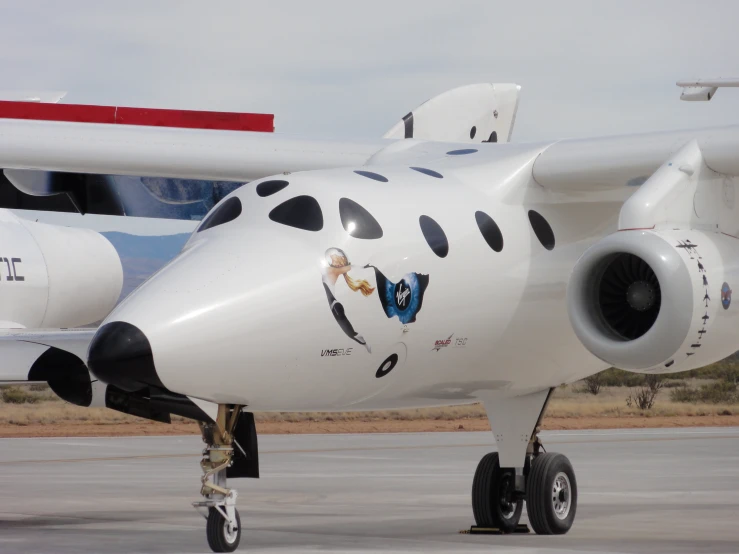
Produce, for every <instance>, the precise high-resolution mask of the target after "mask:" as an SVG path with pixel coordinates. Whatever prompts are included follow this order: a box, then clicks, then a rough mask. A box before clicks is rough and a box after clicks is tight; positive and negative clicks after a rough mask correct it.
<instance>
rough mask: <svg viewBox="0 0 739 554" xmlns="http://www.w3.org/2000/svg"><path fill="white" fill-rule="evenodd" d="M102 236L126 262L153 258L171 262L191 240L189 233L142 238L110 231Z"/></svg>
mask: <svg viewBox="0 0 739 554" xmlns="http://www.w3.org/2000/svg"><path fill="white" fill-rule="evenodd" d="M101 234H102V235H103V236H104V237H105V238H106V239H108V240H109V241H110V242H111V244H113V246H114V247H115V249H116V250H117V251H118V255H119V256H120V257H121V260H123V261H124V262H125V259H126V258H153V259H155V260H163V261H169V260H171V259H172V258H174V257H175V256H176V255H177V254H179V253H180V250H182V247H183V246H184V245H185V243H186V242H187V239H188V238H190V235H189V234H188V233H182V234H178V235H162V236H142V235H131V234H129V233H119V232H117V231H110V232H107V233H101Z"/></svg>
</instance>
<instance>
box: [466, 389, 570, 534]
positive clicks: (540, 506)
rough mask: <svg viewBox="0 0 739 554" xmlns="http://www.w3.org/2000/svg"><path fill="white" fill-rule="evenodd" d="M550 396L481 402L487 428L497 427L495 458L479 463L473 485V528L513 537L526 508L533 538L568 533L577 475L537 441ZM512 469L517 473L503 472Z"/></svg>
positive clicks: (562, 458)
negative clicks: (490, 426) (535, 534)
mask: <svg viewBox="0 0 739 554" xmlns="http://www.w3.org/2000/svg"><path fill="white" fill-rule="evenodd" d="M551 394H552V391H551V390H550V391H548V393H547V391H541V392H539V393H534V394H531V395H526V396H521V397H510V398H506V397H502V398H494V399H490V400H489V401H486V402H484V404H485V409H486V411H487V412H488V418H489V419H490V422H491V425H492V426H493V428H494V429H495V428H496V425H497V426H498V427H499V429H498V431H497V432H496V434H495V440H496V442H497V444H498V452H492V453H490V454H486V455H485V456H484V457H483V458H482V460H480V463H479V464H478V466H477V471H475V478H474V479H473V481H472V512H473V513H474V516H475V523H476V525H477V527H485V528H495V529H498V531H499V532H502V533H513V532H514V531H516V528H517V525H518V521H519V519H520V518H521V511H522V509H523V505H524V502H525V503H526V511H527V513H528V516H529V523H530V525H531V527H532V528H533V530H534V531H535V532H536V533H537V534H539V535H561V534H564V533H567V531H569V530H570V528H571V527H572V524H573V522H574V521H575V512H576V511H577V481H576V480H575V472H574V470H573V469H572V464H570V461H569V460H568V459H567V457H566V456H564V455H563V454H557V453H554V452H546V451H545V450H544V446H543V445H542V443H541V440H540V439H539V426H540V424H541V420H542V418H543V416H544V411H545V410H546V406H547V403H548V401H549V398H550V397H551ZM534 410H536V411H534ZM537 414H538V418H537V419H536V423H535V425H533V429H534V431H533V432H531V431H530V430H531V429H532V427H528V428H526V427H527V426H529V425H531V423H533V422H534V418H536V415H537ZM495 416H497V417H495ZM529 418H530V419H529ZM521 458H523V460H522V461H523V463H522V464H521V465H520V466H519V465H518V464H519V463H521V462H520V461H519V462H518V463H516V462H517V460H521ZM501 462H502V463H501ZM514 464H515V465H516V467H506V465H508V466H513V465H514ZM501 465H502V466H503V467H501Z"/></svg>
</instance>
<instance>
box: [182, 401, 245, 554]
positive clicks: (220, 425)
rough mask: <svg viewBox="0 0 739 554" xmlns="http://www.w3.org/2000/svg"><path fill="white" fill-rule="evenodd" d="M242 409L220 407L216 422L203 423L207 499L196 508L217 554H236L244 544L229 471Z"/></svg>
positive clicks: (201, 489)
mask: <svg viewBox="0 0 739 554" xmlns="http://www.w3.org/2000/svg"><path fill="white" fill-rule="evenodd" d="M240 412H241V407H240V406H227V405H223V404H221V405H219V406H218V417H217V420H216V421H215V422H214V423H203V422H201V423H200V431H201V433H202V435H203V441H204V442H205V444H206V446H205V449H204V450H203V459H202V460H201V461H200V467H201V469H202V470H203V477H202V479H201V482H202V487H201V488H200V494H202V495H203V500H201V501H199V502H193V504H192V505H193V506H194V507H195V509H197V510H198V511H199V512H200V513H201V515H203V517H205V519H206V522H207V523H206V526H205V534H206V538H207V539H208V546H210V548H211V550H213V552H233V551H234V550H236V549H237V548H238V546H239V542H241V518H240V517H239V512H238V510H236V498H237V493H236V490H235V489H229V488H228V482H227V478H226V470H227V469H228V468H229V467H230V466H231V465H232V463H233V456H234V440H233V432H234V428H235V426H236V422H237V421H238V418H239V414H240Z"/></svg>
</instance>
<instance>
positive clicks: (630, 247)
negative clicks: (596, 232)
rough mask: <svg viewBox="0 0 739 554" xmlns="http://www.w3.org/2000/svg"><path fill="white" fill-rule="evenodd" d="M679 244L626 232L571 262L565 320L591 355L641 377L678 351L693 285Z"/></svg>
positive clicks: (689, 318) (689, 317)
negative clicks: (640, 372)
mask: <svg viewBox="0 0 739 554" xmlns="http://www.w3.org/2000/svg"><path fill="white" fill-rule="evenodd" d="M677 243H678V241H677V240H675V241H674V242H673V241H672V240H671V239H670V238H666V237H663V236H661V235H659V234H657V233H655V232H651V231H624V232H619V233H616V234H613V235H610V236H608V237H606V238H604V239H603V240H601V241H600V242H598V243H596V244H595V245H593V246H592V247H590V248H589V249H588V250H587V251H586V252H585V254H583V256H582V257H581V258H580V260H579V261H578V262H577V264H576V265H575V268H574V270H573V273H572V276H571V278H570V282H569V284H568V289H567V296H568V310H569V314H570V321H571V322H572V326H573V329H574V331H575V333H576V334H577V336H578V338H579V339H580V341H581V342H582V343H583V344H584V345H585V347H586V348H587V349H588V350H590V352H592V353H593V354H594V355H595V356H597V357H598V358H600V359H602V360H604V361H606V362H608V363H610V364H611V365H613V366H615V367H619V368H622V369H632V370H647V369H650V368H654V367H656V366H660V365H662V364H665V363H669V361H670V360H672V359H673V358H674V356H675V355H676V353H677V352H678V351H679V350H680V349H681V347H682V346H683V344H684V342H685V341H686V337H687V335H688V331H689V330H690V329H691V326H692V325H693V324H694V322H695V318H694V308H695V304H696V301H695V294H696V291H695V290H694V286H696V285H697V284H698V283H694V282H693V281H694V279H693V278H692V276H691V273H690V271H689V269H688V266H687V263H686V262H688V261H690V260H689V258H690V256H689V255H690V253H689V252H684V251H681V250H680V249H678V248H676V247H675V245H676V244H677ZM686 255H687V259H686ZM718 286H719V287H720V283H719V284H718ZM672 365H673V364H670V366H672Z"/></svg>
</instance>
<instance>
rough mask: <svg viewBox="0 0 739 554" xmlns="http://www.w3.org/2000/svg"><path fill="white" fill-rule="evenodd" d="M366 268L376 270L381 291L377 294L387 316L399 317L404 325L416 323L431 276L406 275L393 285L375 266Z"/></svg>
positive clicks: (420, 274)
mask: <svg viewBox="0 0 739 554" xmlns="http://www.w3.org/2000/svg"><path fill="white" fill-rule="evenodd" d="M365 267H371V268H372V269H374V270H375V277H376V278H377V288H378V289H379V290H378V291H377V294H378V295H379V297H380V303H381V304H382V309H383V310H385V315H386V316H387V317H389V318H390V317H395V316H397V317H398V319H399V320H400V322H401V323H403V324H406V323H413V322H414V321H416V314H417V313H418V312H420V311H421V306H422V305H423V293H424V292H426V287H428V285H429V276H428V275H425V274H422V273H406V274H405V275H403V277H401V279H400V281H398V282H397V283H393V282H392V281H390V280H389V279H387V278H386V277H385V276H384V275H383V274H382V271H380V270H379V269H377V268H376V267H375V266H373V265H366V266H365Z"/></svg>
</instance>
